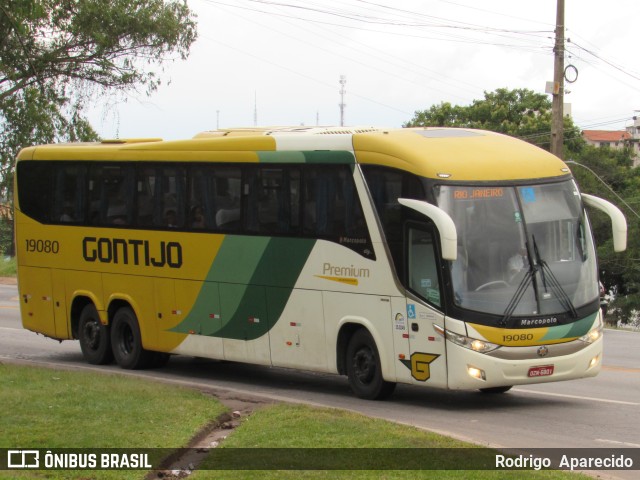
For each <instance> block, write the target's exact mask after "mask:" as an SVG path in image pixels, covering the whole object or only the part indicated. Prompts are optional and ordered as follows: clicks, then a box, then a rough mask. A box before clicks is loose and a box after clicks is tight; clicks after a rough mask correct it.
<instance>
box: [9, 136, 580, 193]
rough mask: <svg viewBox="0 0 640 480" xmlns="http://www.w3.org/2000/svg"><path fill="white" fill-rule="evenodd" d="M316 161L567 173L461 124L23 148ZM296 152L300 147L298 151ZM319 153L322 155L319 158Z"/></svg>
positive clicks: (452, 174)
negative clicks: (336, 158)
mask: <svg viewBox="0 0 640 480" xmlns="http://www.w3.org/2000/svg"><path fill="white" fill-rule="evenodd" d="M276 151H288V152H290V154H287V155H285V156H283V157H282V158H283V161H284V162H286V163H304V162H306V161H309V159H308V156H305V154H304V152H318V151H348V152H353V153H354V154H355V161H357V162H358V163H360V164H364V165H379V166H386V167H393V168H398V169H401V170H405V171H408V172H411V173H414V174H417V175H420V176H423V177H428V178H441V179H443V180H445V181H446V180H449V181H491V180H505V181H507V180H521V179H538V178H549V177H562V176H566V175H567V174H568V173H569V169H568V167H567V165H566V164H565V163H564V162H562V161H561V160H560V159H559V158H558V157H556V156H555V155H552V154H550V153H549V152H547V151H545V150H542V149H540V148H538V147H536V146H534V145H531V144H529V143H527V142H524V141H522V140H518V139H516V138H513V137H509V136H506V135H501V134H498V133H494V132H488V131H483V130H472V129H460V128H401V129H384V128H375V127H254V128H234V129H224V130H216V131H210V132H202V133H199V134H198V135H196V136H195V137H194V138H192V139H188V140H176V141H162V140H161V139H157V138H145V139H123V140H120V139H117V140H105V141H102V142H96V143H75V144H71V143H69V144H57V145H42V146H36V147H29V148H25V149H23V150H22V151H21V152H20V154H19V156H18V159H19V160H28V159H33V160H102V161H105V160H132V161H154V160H155V161H169V160H173V161H176V160H177V161H180V160H184V161H213V162H242V163H247V162H261V161H262V162H270V163H273V162H277V161H278V158H279V156H278V155H274V154H273V152H276ZM293 152H299V153H298V154H294V153H293ZM316 158H317V157H316Z"/></svg>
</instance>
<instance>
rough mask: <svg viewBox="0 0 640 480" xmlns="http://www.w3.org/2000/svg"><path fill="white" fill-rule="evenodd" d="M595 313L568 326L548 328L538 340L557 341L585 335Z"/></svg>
mask: <svg viewBox="0 0 640 480" xmlns="http://www.w3.org/2000/svg"><path fill="white" fill-rule="evenodd" d="M596 316H597V313H594V314H593V315H589V316H588V317H585V318H583V319H582V320H578V321H577V322H573V323H570V324H568V325H558V326H556V327H549V329H548V331H547V333H546V335H545V336H544V337H542V338H541V339H540V340H541V341H545V340H559V339H561V338H576V337H581V336H583V335H586V334H587V333H588V332H589V330H591V327H593V322H594V321H595V319H596Z"/></svg>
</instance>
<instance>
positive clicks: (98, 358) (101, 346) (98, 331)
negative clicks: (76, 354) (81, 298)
mask: <svg viewBox="0 0 640 480" xmlns="http://www.w3.org/2000/svg"><path fill="white" fill-rule="evenodd" d="M78 340H79V341H80V349H81V350H82V356H83V357H84V358H85V360H86V361H87V362H89V363H90V364H92V365H105V364H107V363H111V362H112V361H113V353H112V351H111V338H110V333H109V327H107V326H106V325H103V324H102V322H101V321H100V316H99V315H98V311H97V310H96V307H95V306H94V305H93V304H92V303H90V304H88V305H85V307H84V308H83V309H82V312H81V313H80V320H79V321H78Z"/></svg>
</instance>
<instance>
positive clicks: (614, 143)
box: [582, 117, 640, 166]
mask: <svg viewBox="0 0 640 480" xmlns="http://www.w3.org/2000/svg"><path fill="white" fill-rule="evenodd" d="M582 138H584V139H585V141H586V142H587V143H588V144H589V145H594V146H596V147H609V148H616V149H622V148H624V147H627V146H630V147H631V148H632V149H633V165H634V166H638V165H640V119H638V118H637V117H633V126H630V127H627V128H626V129H625V130H583V131H582Z"/></svg>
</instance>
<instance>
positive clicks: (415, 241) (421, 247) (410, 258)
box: [403, 222, 447, 387]
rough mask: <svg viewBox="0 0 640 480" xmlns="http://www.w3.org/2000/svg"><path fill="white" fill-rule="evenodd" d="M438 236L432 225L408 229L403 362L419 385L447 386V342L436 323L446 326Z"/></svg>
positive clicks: (406, 235) (411, 224)
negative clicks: (406, 351) (406, 349)
mask: <svg viewBox="0 0 640 480" xmlns="http://www.w3.org/2000/svg"><path fill="white" fill-rule="evenodd" d="M436 238H437V233H436V230H435V228H434V227H433V226H431V225H428V224H423V223H414V222H408V223H407V224H406V226H405V240H406V241H405V245H406V247H405V248H406V250H405V261H406V277H405V278H406V286H407V288H408V295H407V301H406V317H407V320H406V324H407V329H408V332H407V333H408V336H409V351H410V356H409V358H406V359H405V360H404V361H403V363H404V364H405V365H406V366H407V367H408V368H409V369H410V371H411V377H412V382H413V383H416V384H423V385H424V384H426V385H433V386H437V387H446V386H447V364H446V356H445V341H444V339H443V338H442V336H440V335H438V334H437V333H436V331H435V329H434V327H433V325H434V324H437V325H440V326H442V325H443V324H444V314H443V313H442V312H441V309H442V302H443V299H442V292H441V289H442V288H441V285H442V283H441V278H442V277H441V275H440V272H439V270H440V268H439V265H440V262H439V260H438V258H439V254H438V247H437V243H436Z"/></svg>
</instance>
